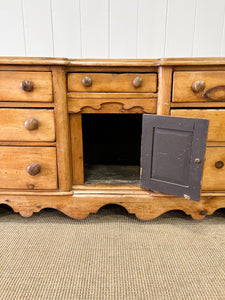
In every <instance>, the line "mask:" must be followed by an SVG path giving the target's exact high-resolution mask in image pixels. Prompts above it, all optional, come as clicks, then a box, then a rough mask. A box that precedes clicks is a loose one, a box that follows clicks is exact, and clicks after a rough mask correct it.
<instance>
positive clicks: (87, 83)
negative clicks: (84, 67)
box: [82, 76, 92, 87]
mask: <svg viewBox="0 0 225 300" xmlns="http://www.w3.org/2000/svg"><path fill="white" fill-rule="evenodd" d="M82 83H83V85H84V86H86V87H88V86H91V85H92V80H91V77H88V76H85V77H84V78H83V79H82Z"/></svg>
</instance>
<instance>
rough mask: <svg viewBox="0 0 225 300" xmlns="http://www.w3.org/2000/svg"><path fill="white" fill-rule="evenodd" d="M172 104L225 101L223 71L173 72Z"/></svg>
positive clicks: (224, 75)
mask: <svg viewBox="0 0 225 300" xmlns="http://www.w3.org/2000/svg"><path fill="white" fill-rule="evenodd" d="M173 82H174V84H173V101H174V102H220V101H225V71H211V72H208V71H202V72H175V73H174V80H173Z"/></svg>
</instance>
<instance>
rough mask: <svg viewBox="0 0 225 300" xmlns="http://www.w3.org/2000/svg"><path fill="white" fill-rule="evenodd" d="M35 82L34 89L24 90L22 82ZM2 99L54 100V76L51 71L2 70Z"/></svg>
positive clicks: (0, 75)
mask: <svg viewBox="0 0 225 300" xmlns="http://www.w3.org/2000/svg"><path fill="white" fill-rule="evenodd" d="M24 80H28V81H30V82H32V83H33V90H32V91H31V92H27V91H24V90H22V88H21V82H23V81H24ZM0 101H33V102H51V101H52V76H51V73H50V72H17V71H0Z"/></svg>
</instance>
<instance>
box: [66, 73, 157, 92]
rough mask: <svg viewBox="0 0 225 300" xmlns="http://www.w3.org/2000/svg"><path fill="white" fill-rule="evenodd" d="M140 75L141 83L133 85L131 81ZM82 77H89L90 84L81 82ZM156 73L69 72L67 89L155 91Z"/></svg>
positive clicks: (83, 90)
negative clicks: (86, 84)
mask: <svg viewBox="0 0 225 300" xmlns="http://www.w3.org/2000/svg"><path fill="white" fill-rule="evenodd" d="M137 77H140V78H142V80H143V83H142V85H141V86H140V87H135V86H134V84H133V81H134V80H135V78H137ZM84 78H90V79H91V81H92V84H91V85H90V86H85V85H84V84H83V83H82V80H83V79H84ZM156 89H157V75H156V74H139V73H127V74H117V73H115V74H108V73H69V74H68V91H69V92H111V93H115V92H128V93H129V92H135V93H146V92H156Z"/></svg>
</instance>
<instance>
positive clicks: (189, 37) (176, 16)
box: [165, 0, 197, 57]
mask: <svg viewBox="0 0 225 300" xmlns="http://www.w3.org/2000/svg"><path fill="white" fill-rule="evenodd" d="M196 1H197V0H188V1H187V0H168V11H167V27H166V41H165V56H166V57H173V56H178V57H179V56H188V57H190V56H192V49H193V39H194V29H195V13H196Z"/></svg>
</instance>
